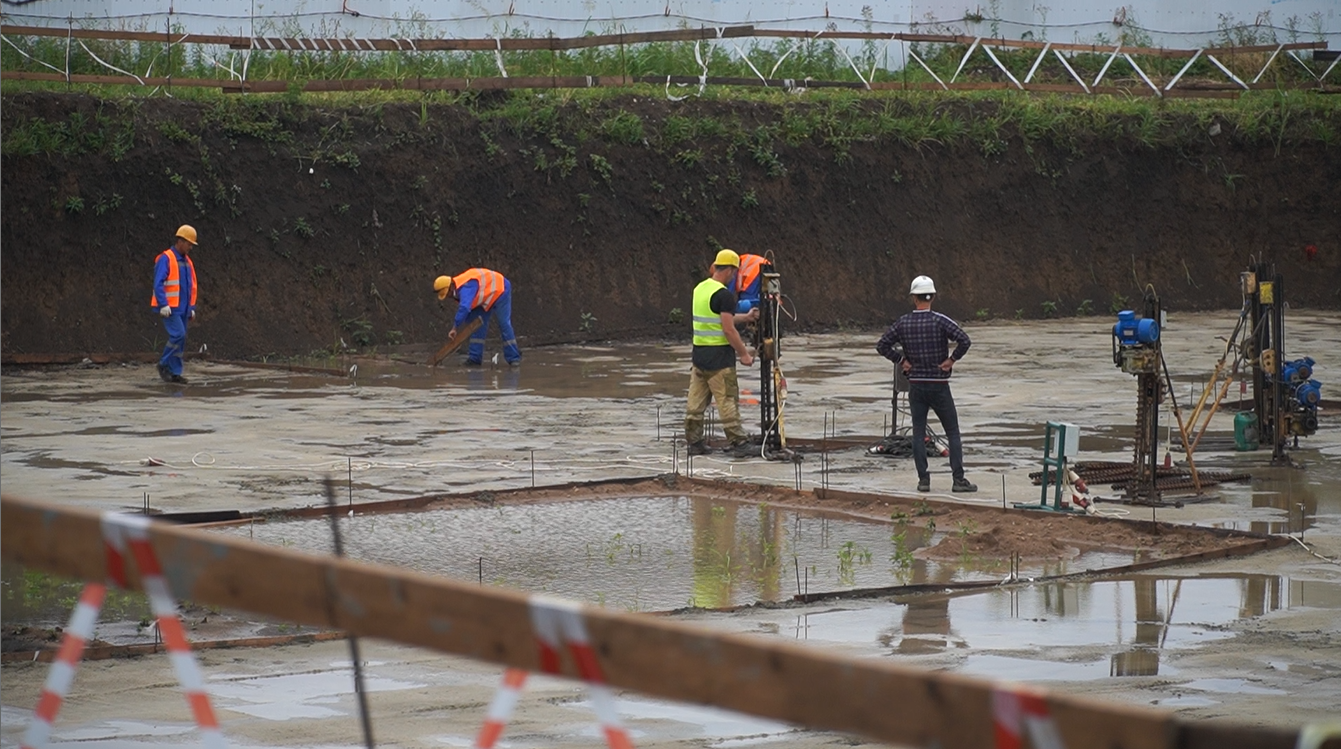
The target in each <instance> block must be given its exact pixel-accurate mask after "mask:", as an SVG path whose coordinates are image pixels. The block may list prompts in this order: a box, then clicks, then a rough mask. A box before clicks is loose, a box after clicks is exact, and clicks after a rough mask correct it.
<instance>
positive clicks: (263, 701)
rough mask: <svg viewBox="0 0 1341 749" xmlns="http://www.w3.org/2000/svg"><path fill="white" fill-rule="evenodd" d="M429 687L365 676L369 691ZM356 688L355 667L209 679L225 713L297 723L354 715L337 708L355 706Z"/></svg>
mask: <svg viewBox="0 0 1341 749" xmlns="http://www.w3.org/2000/svg"><path fill="white" fill-rule="evenodd" d="M425 686H427V685H426V684H419V683H415V682H410V681H400V680H398V679H389V678H386V677H382V676H375V675H370V674H365V675H364V687H365V689H366V690H367V691H369V692H390V691H395V690H402V689H419V688H422V687H425ZM353 689H354V671H353V669H352V668H334V669H332V670H330V671H322V672H320V673H303V674H281V675H278V676H252V677H244V678H229V677H224V676H213V677H211V678H210V680H209V691H210V696H211V697H213V698H214V699H215V700H216V701H217V702H216V704H217V705H218V706H219V707H220V708H221V709H225V710H232V711H233V712H238V713H245V714H247V715H251V716H253V717H256V718H263V719H265V720H276V721H284V720H293V719H295V718H330V717H335V716H339V715H346V714H351V713H348V712H346V711H345V710H341V709H337V708H336V707H335V706H336V705H337V704H339V703H342V702H343V703H348V706H349V707H350V708H351V709H357V708H355V707H354V705H353V702H352V699H351V695H352V693H353Z"/></svg>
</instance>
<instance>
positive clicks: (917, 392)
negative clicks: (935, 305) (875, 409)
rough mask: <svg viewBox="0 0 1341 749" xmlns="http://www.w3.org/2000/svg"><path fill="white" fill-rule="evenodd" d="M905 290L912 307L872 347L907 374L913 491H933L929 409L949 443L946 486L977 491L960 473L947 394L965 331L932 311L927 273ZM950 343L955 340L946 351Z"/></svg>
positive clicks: (965, 345)
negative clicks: (950, 476)
mask: <svg viewBox="0 0 1341 749" xmlns="http://www.w3.org/2000/svg"><path fill="white" fill-rule="evenodd" d="M908 293H909V294H910V295H911V296H912V297H913V306H914V308H915V309H914V310H913V311H912V312H909V313H908V314H906V315H904V316H903V317H900V318H899V319H898V321H897V322H895V323H894V324H893V325H892V326H890V328H889V330H888V331H886V332H885V334H884V336H882V337H881V338H880V341H879V343H876V344H875V350H876V351H879V352H880V355H881V356H883V357H885V358H886V359H889V360H890V361H892V362H894V363H895V364H896V365H898V366H899V367H900V368H901V369H902V370H903V373H904V374H905V375H907V376H908V383H909V390H908V406H909V408H910V409H911V410H912V413H913V463H914V464H915V465H916V466H917V490H918V491H919V492H929V491H931V474H930V473H929V472H928V471H927V444H926V434H927V412H928V411H935V412H936V418H938V419H940V422H941V428H942V429H943V430H944V431H945V439H946V440H947V441H948V442H949V443H950V472H951V473H952V474H953V476H954V482H953V483H952V484H951V485H950V490H951V491H955V492H976V491H978V487H977V486H976V485H974V484H973V483H971V482H969V480H968V479H967V478H965V477H964V446H963V441H962V440H961V439H960V436H959V414H958V413H956V412H955V399H954V396H952V395H951V394H950V373H951V371H952V370H953V369H954V366H955V362H957V361H959V360H960V359H962V358H964V354H966V353H968V350H969V345H970V343H971V341H969V337H968V334H967V333H965V332H964V330H963V329H962V328H960V327H959V325H958V324H957V323H955V321H954V320H951V319H950V318H949V317H946V316H945V315H942V314H941V313H939V312H932V311H931V302H932V300H933V299H935V298H936V284H935V283H934V282H933V281H932V280H931V279H930V278H928V277H927V276H918V277H917V278H914V279H913V283H912V286H911V287H910V288H909V290H908ZM949 341H954V342H955V344H956V345H955V350H954V353H950V345H949Z"/></svg>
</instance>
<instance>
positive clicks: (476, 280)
mask: <svg viewBox="0 0 1341 749" xmlns="http://www.w3.org/2000/svg"><path fill="white" fill-rule="evenodd" d="M433 289H434V290H435V291H437V292H438V299H446V298H447V297H449V296H450V297H451V298H453V299H456V300H459V301H460V305H459V306H458V307H457V308H456V318H455V319H454V320H453V321H452V329H451V330H450V331H448V332H447V337H448V338H450V339H452V340H456V329H457V328H459V327H461V326H462V325H465V324H466V323H467V322H470V321H471V320H474V319H475V318H477V317H478V318H480V320H481V322H480V327H478V328H476V329H475V332H474V333H472V334H471V335H470V346H469V348H467V349H466V364H467V365H469V366H476V367H477V366H479V365H480V363H481V361H482V360H483V359H484V336H485V333H487V332H488V330H489V318H491V317H496V318H497V320H498V332H499V333H500V334H502V336H503V356H504V357H506V358H507V361H508V364H514V365H515V364H520V363H521V349H519V348H517V334H516V333H514V332H513V330H512V282H511V281H509V280H507V279H506V278H504V277H503V274H502V273H499V272H498V271H494V270H489V269H488V268H471V269H470V270H467V271H465V272H464V273H461V274H460V275H458V276H438V277H437V279H436V280H434V281H433Z"/></svg>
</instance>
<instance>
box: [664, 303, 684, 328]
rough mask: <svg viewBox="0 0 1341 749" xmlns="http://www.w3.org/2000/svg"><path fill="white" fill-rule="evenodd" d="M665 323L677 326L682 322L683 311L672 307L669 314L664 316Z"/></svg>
mask: <svg viewBox="0 0 1341 749" xmlns="http://www.w3.org/2000/svg"><path fill="white" fill-rule="evenodd" d="M666 322H668V323H670V324H671V325H679V324H680V323H682V322H684V310H682V309H680V308H679V307H672V308H671V311H670V314H669V315H667V316H666Z"/></svg>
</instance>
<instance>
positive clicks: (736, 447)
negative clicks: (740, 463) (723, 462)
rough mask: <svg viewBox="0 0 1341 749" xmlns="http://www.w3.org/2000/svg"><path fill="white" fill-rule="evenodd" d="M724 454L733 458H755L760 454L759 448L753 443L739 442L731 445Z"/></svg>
mask: <svg viewBox="0 0 1341 749" xmlns="http://www.w3.org/2000/svg"><path fill="white" fill-rule="evenodd" d="M723 452H725V453H726V454H727V455H730V456H731V457H733V458H753V457H755V456H757V455H758V454H759V448H758V447H756V446H755V445H754V443H752V442H737V443H735V444H733V445H729V446H728V447H727V448H726V450H724V451H723Z"/></svg>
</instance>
